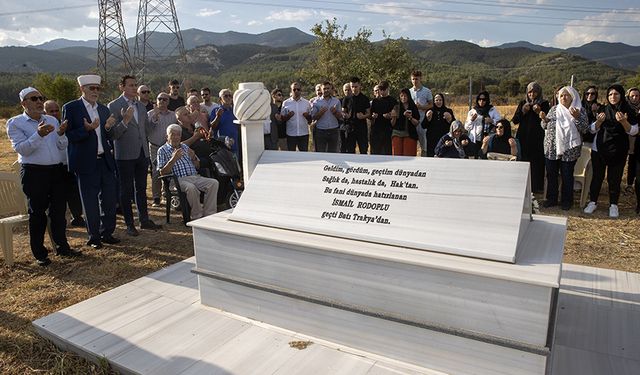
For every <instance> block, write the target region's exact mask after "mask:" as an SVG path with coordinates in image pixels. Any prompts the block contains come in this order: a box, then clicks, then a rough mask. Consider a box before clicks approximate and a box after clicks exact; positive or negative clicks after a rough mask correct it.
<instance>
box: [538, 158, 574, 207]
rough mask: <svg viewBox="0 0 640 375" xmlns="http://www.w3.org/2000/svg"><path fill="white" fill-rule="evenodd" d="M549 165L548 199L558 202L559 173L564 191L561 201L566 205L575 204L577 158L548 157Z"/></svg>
mask: <svg viewBox="0 0 640 375" xmlns="http://www.w3.org/2000/svg"><path fill="white" fill-rule="evenodd" d="M545 160H546V166H547V197H546V198H547V201H550V202H554V203H557V202H558V173H560V176H561V178H562V191H561V195H560V198H561V200H560V203H561V204H562V206H564V207H571V205H572V204H573V182H574V178H573V171H574V169H575V166H576V162H577V160H574V161H562V160H549V159H546V158H545Z"/></svg>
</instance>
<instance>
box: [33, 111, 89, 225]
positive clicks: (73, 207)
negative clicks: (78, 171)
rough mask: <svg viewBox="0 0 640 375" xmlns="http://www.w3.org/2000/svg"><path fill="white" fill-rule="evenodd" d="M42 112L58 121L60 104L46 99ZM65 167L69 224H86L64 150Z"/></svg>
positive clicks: (75, 180) (74, 180)
mask: <svg viewBox="0 0 640 375" xmlns="http://www.w3.org/2000/svg"><path fill="white" fill-rule="evenodd" d="M44 113H46V114H47V115H49V116H51V117H55V118H56V120H58V121H60V118H61V117H60V106H59V105H58V103H57V102H56V101H55V100H53V99H50V100H47V101H46V102H44ZM63 163H64V164H65V169H67V171H66V173H65V176H64V185H65V191H66V198H67V205H68V206H69V211H71V225H73V226H74V227H84V226H86V225H87V223H85V221H84V218H83V217H82V202H81V201H80V192H79V191H78V181H77V179H76V175H75V173H73V172H69V170H68V167H67V166H66V165H67V152H66V150H65V155H64V162H63Z"/></svg>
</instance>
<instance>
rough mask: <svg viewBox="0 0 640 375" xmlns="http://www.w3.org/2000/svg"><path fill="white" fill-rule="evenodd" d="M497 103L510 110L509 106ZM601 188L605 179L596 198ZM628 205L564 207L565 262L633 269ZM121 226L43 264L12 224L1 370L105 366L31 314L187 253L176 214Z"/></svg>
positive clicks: (1, 314)
mask: <svg viewBox="0 0 640 375" xmlns="http://www.w3.org/2000/svg"><path fill="white" fill-rule="evenodd" d="M499 110H500V113H502V114H503V115H507V117H511V113H512V111H513V107H511V108H508V107H505V108H499ZM509 110H511V112H510V111H509ZM459 113H464V116H466V109H465V108H464V107H460V108H456V116H458V114H459ZM463 118H464V117H463ZM0 131H1V132H2V135H0V170H10V168H11V167H10V166H11V163H13V161H14V160H15V159H16V156H15V154H14V153H13V151H11V149H10V144H9V141H8V140H7V138H6V135H5V134H4V132H5V130H4V122H3V121H0ZM606 194H607V190H606V183H605V186H604V188H603V191H602V197H603V198H604V199H603V201H604V200H606V198H605V197H606ZM538 198H539V199H540V198H541V197H538ZM634 205H635V197H634V196H633V195H626V196H623V197H621V202H620V211H621V212H620V213H621V217H620V219H618V220H610V219H609V218H608V217H607V216H606V215H607V212H606V210H605V209H600V210H598V211H596V213H595V214H594V215H593V217H586V215H584V214H582V213H581V210H580V209H578V208H574V209H572V210H571V211H569V212H568V213H567V214H568V216H569V227H568V232H567V241H566V246H565V257H564V260H565V262H569V263H578V264H585V265H590V266H596V267H605V268H614V269H620V270H625V271H633V272H640V251H639V250H640V234H639V233H640V231H638V228H639V227H640V218H638V217H637V216H636V215H635V214H634V213H633V207H634ZM150 212H151V215H152V217H153V219H154V220H155V221H156V222H163V219H162V218H163V217H164V215H163V209H157V208H151V207H150ZM542 213H544V214H550V215H563V214H565V212H563V211H560V210H559V209H552V210H544V209H543V212H542ZM119 219H120V218H119ZM123 227H124V224H123V222H122V221H121V220H119V222H118V228H119V229H117V230H116V233H115V235H116V236H117V237H120V238H122V239H124V240H125V241H123V243H122V244H119V245H115V246H108V247H105V248H103V249H101V250H87V249H84V254H85V255H84V257H82V258H80V259H59V258H57V257H55V256H54V257H53V258H52V260H53V264H52V265H51V266H49V267H48V268H46V269H42V268H40V267H38V266H36V265H35V264H34V263H33V258H32V255H31V252H30V250H29V238H28V234H27V229H26V226H22V227H19V228H18V229H17V230H16V233H15V236H14V252H15V254H16V264H15V265H14V266H13V267H7V266H4V264H3V263H2V265H0V369H1V370H0V372H1V373H2V374H30V373H35V372H38V373H47V374H63V373H64V374H108V373H110V369H109V368H108V366H107V365H106V364H105V362H102V363H99V364H93V363H89V362H87V361H85V360H83V359H81V358H79V357H78V356H76V355H74V354H70V353H67V352H64V351H61V350H59V349H57V348H56V347H54V346H53V345H52V344H51V343H50V342H48V341H46V340H44V339H42V338H41V337H39V336H38V335H37V334H36V333H35V331H34V329H33V328H32V326H31V321H33V320H35V319H38V318H40V317H43V316H45V315H48V314H51V313H53V312H55V311H58V310H60V309H63V308H65V307H67V306H70V305H73V304H75V303H78V302H80V301H83V300H86V299H88V298H90V297H93V296H95V295H97V294H100V293H102V292H104V291H107V290H109V289H112V288H114V287H116V286H119V285H122V284H124V283H127V282H129V281H131V280H134V279H136V278H139V277H141V276H144V275H146V274H149V273H151V272H153V271H156V270H158V269H160V268H162V267H166V266H168V265H170V264H173V263H176V262H178V261H180V260H182V259H185V258H187V257H190V256H192V255H193V243H192V238H191V232H190V230H189V229H188V228H186V227H184V226H183V225H182V224H180V218H179V217H178V215H177V214H174V215H173V219H172V224H171V225H168V226H165V230H162V231H158V232H150V231H144V230H143V231H142V233H141V235H140V236H139V237H135V238H131V237H127V236H126V234H125V233H124V231H123V229H122V228H123ZM69 241H70V244H71V246H72V247H74V248H80V247H82V245H83V244H84V242H85V241H86V234H85V231H84V229H82V230H80V229H77V228H71V229H70V230H69ZM46 245H48V243H46Z"/></svg>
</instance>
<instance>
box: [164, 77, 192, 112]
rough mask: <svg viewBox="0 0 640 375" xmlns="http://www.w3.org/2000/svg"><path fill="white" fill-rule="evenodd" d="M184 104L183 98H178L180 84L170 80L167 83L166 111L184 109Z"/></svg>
mask: <svg viewBox="0 0 640 375" xmlns="http://www.w3.org/2000/svg"><path fill="white" fill-rule="evenodd" d="M185 105H187V104H186V102H185V101H184V98H183V97H182V96H180V82H178V80H177V79H174V80H171V82H169V105H168V106H167V109H169V110H170V111H175V110H176V109H178V108H180V107H184V106H185Z"/></svg>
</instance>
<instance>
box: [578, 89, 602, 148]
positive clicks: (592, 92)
mask: <svg viewBox="0 0 640 375" xmlns="http://www.w3.org/2000/svg"><path fill="white" fill-rule="evenodd" d="M600 107H601V105H600V103H598V88H597V87H595V86H593V85H591V86H588V87H587V88H586V89H585V90H584V92H583V93H582V108H584V110H585V111H587V118H588V119H589V124H593V123H594V122H596V116H597V115H598V111H599V110H600ZM594 137H595V134H592V133H591V132H586V133H585V134H583V135H582V141H583V142H585V143H592V142H593V138H594Z"/></svg>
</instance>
